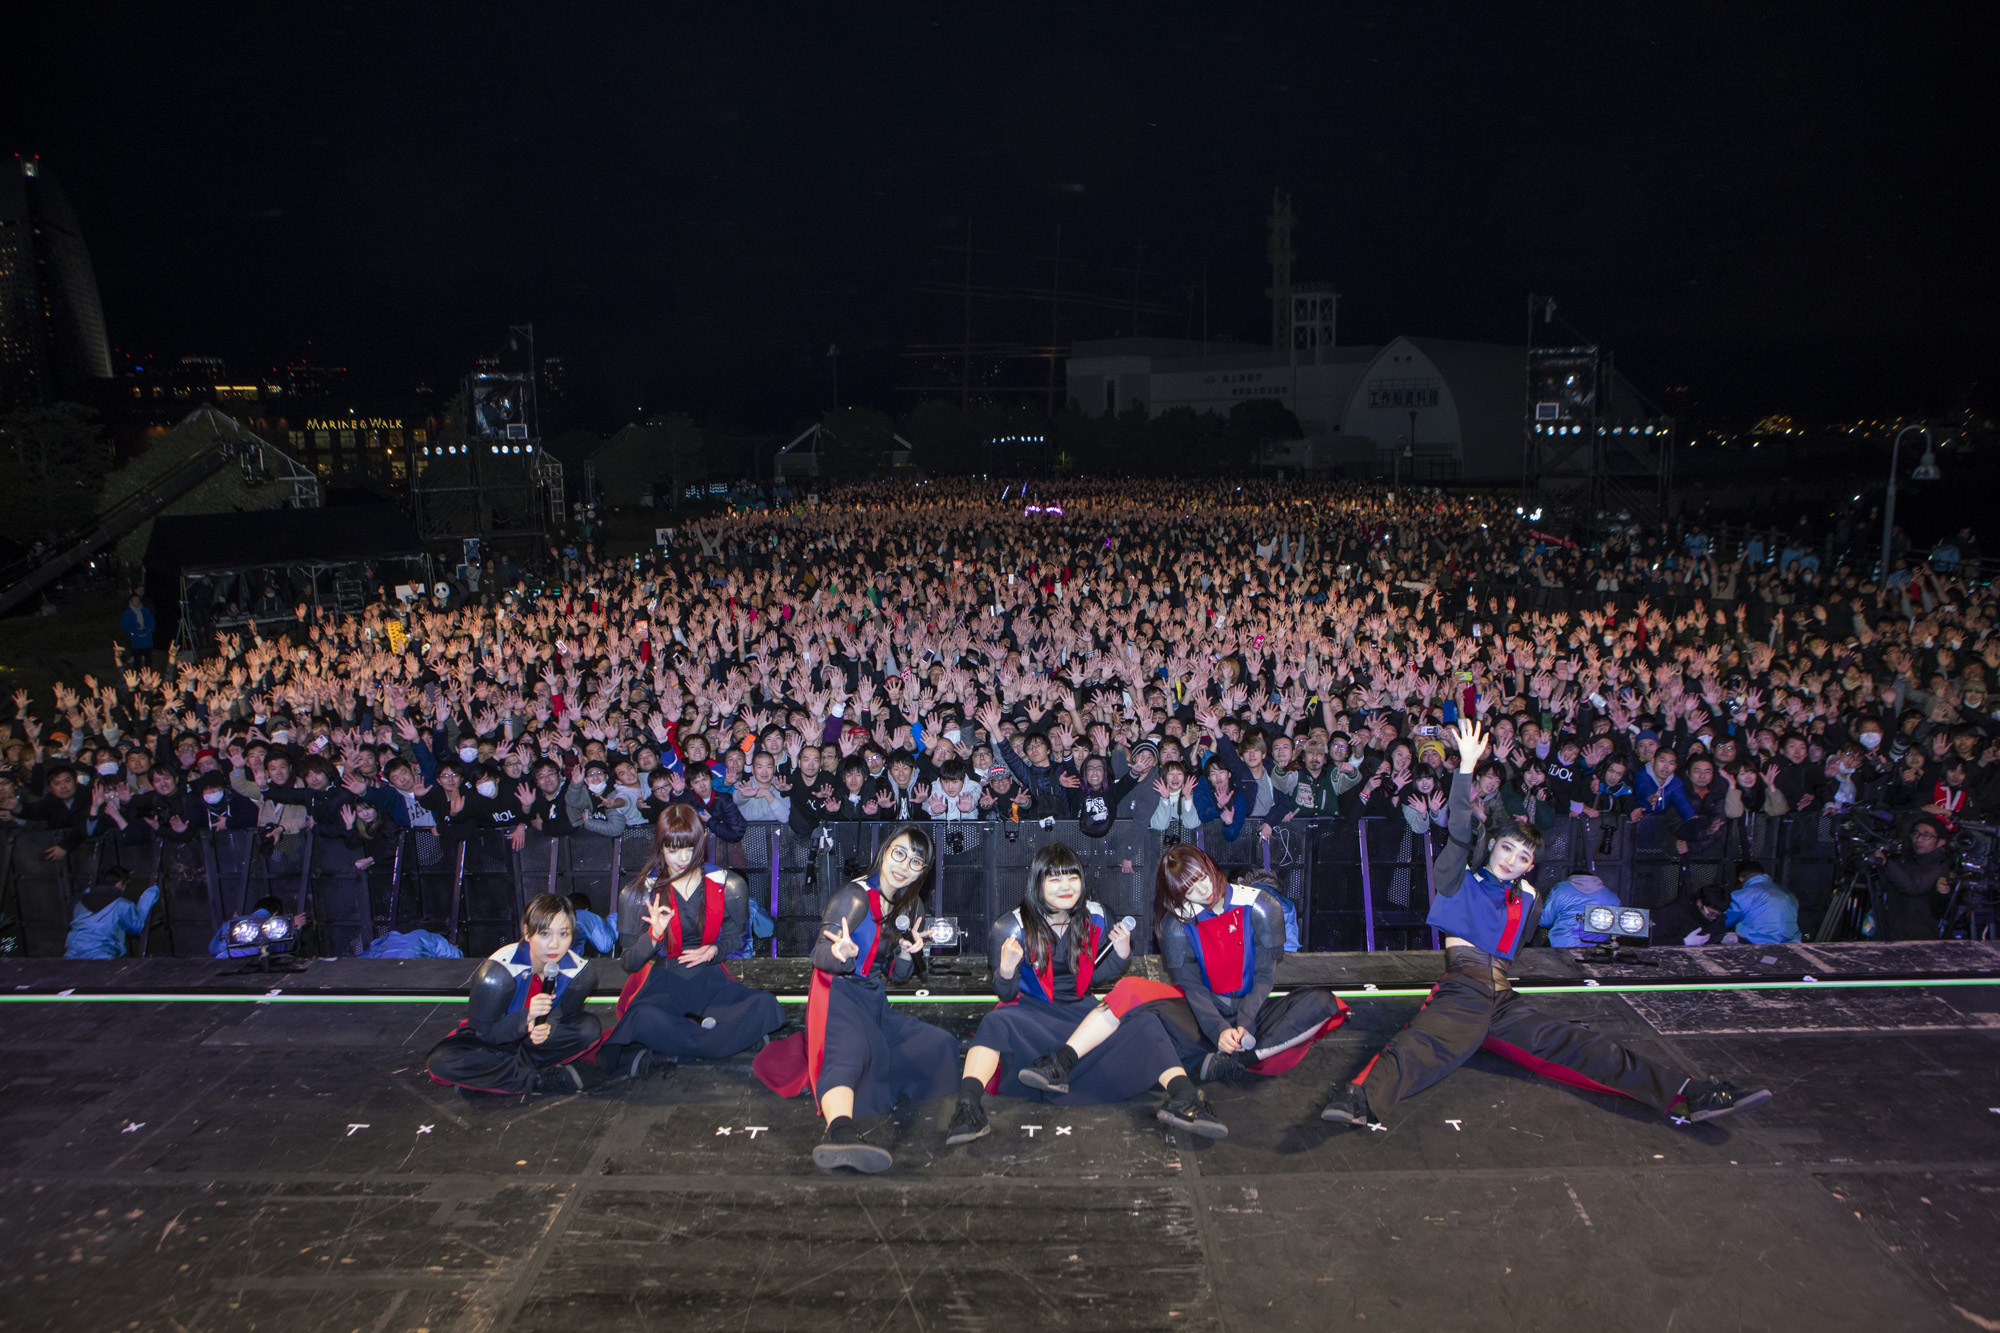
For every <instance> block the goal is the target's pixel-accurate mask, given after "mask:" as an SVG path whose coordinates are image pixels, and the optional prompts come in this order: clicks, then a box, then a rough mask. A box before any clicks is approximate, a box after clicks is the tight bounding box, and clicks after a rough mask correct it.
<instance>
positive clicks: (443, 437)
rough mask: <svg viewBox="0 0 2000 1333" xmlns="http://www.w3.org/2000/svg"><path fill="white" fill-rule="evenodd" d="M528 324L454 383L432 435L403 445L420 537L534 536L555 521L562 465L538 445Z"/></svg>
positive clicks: (516, 327)
mask: <svg viewBox="0 0 2000 1333" xmlns="http://www.w3.org/2000/svg"><path fill="white" fill-rule="evenodd" d="M538 373H539V371H538V367H537V364H536V360H535V326H534V325H532V324H515V325H511V326H510V327H509V328H508V330H507V341H506V343H505V344H504V345H503V347H502V349H501V351H500V352H498V353H496V354H495V355H493V356H489V357H482V358H481V359H480V361H479V364H478V366H477V367H476V368H475V369H474V370H473V371H472V372H471V373H470V374H468V375H466V377H465V378H464V379H463V380H462V381H460V385H459V393H458V400H457V407H456V409H455V410H454V411H453V413H452V415H451V419H450V423H449V425H448V426H447V427H446V429H445V430H444V431H443V432H441V433H440V435H439V437H438V438H437V440H435V441H434V442H431V443H427V444H422V445H418V444H412V445H411V446H410V504H411V510H412V514H413V516H414V517H415V519H416V522H417V531H418V532H419V533H420V534H421V535H422V537H423V539H424V540H425V541H437V540H441V539H445V538H453V537H457V538H466V537H476V538H485V539H495V538H505V537H536V538H539V537H542V536H545V535H546V534H547V532H548V531H549V529H550V528H552V527H555V526H557V525H559V524H560V523H561V522H562V521H563V517H564V514H563V508H564V501H563V492H564V485H563V468H562V463H561V461H560V460H559V459H557V458H556V457H555V456H554V455H553V454H550V453H549V452H548V451H547V450H545V449H544V448H543V447H542V435H541V429H540V420H539V417H538V414H537V412H536V408H535V387H536V379H537V375H538Z"/></svg>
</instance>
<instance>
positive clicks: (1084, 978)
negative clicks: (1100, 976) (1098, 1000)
mask: <svg viewBox="0 0 2000 1333" xmlns="http://www.w3.org/2000/svg"><path fill="white" fill-rule="evenodd" d="M1083 919H1084V920H1085V921H1088V922H1089V923H1090V938H1089V942H1088V943H1086V944H1085V946H1084V948H1083V951H1082V952H1081V953H1079V954H1078V955H1077V958H1076V998H1077V999H1079V1000H1081V999H1084V998H1086V997H1088V996H1089V994H1090V979H1091V977H1092V976H1093V975H1095V974H1096V972H1097V943H1098V940H1099V939H1100V938H1102V935H1101V933H1100V932H1099V931H1098V929H1097V918H1095V917H1093V916H1091V915H1090V914H1089V913H1087V912H1086V913H1085V914H1084V918H1083ZM1035 976H1036V977H1037V978H1038V979H1039V980H1040V981H1041V983H1042V994H1044V995H1046V996H1048V997H1049V1000H1050V1002H1051V1003H1053V1002H1054V1001H1055V998H1056V951H1055V950H1054V949H1050V950H1049V960H1048V962H1046V963H1044V964H1043V965H1042V966H1040V967H1038V968H1036V969H1035ZM1020 1002H1021V997H1020V996H1019V995H1016V996H1015V997H1014V998H1013V999H1011V1000H1009V1001H1007V1003H1009V1004H1019V1003H1020Z"/></svg>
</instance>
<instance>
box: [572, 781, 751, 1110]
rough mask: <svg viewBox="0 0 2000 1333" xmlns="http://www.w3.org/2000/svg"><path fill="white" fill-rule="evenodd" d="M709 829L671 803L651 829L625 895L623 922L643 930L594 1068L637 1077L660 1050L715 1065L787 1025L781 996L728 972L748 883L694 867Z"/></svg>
mask: <svg viewBox="0 0 2000 1333" xmlns="http://www.w3.org/2000/svg"><path fill="white" fill-rule="evenodd" d="M707 841H708V831H707V830H706V829H705V828H703V827H702V822H701V816H700V815H699V814H697V813H696V812H695V810H694V808H693V807H692V806H687V805H670V806H668V807H667V808H666V810H665V811H664V812H663V813H662V814H661V815H660V817H659V819H658V820H656V821H655V822H654V825H653V856H652V859H651V860H650V861H648V862H647V863H646V868H645V869H644V870H641V871H640V872H639V875H638V877H637V878H636V879H634V880H633V881H632V883H631V884H630V885H628V886H627V887H626V889H625V892H624V894H623V895H621V896H622V897H623V898H624V899H625V900H626V901H625V902H624V903H623V904H621V906H622V907H623V908H624V910H622V911H621V912H620V913H619V915H620V917H621V918H623V919H625V920H632V919H634V918H636V919H637V920H639V921H640V922H641V923H643V929H641V930H639V931H637V932H636V933H634V934H633V936H632V937H631V939H630V941H629V942H627V944H626V945H625V951H624V956H623V958H622V960H621V961H622V962H623V963H624V964H625V971H626V972H627V973H629V974H630V979H629V980H627V981H626V983H625V989H624V991H623V993H622V994H620V995H619V997H618V1025H617V1026H616V1027H614V1028H613V1029H612V1030H611V1035H610V1036H608V1037H606V1038H605V1039H604V1045H603V1047H602V1048H601V1049H600V1050H599V1052H598V1053H597V1055H596V1057H595V1059H596V1061H597V1063H598V1064H599V1065H600V1066H602V1067H604V1068H607V1069H614V1070H619V1071H622V1072H623V1073H625V1074H626V1075H627V1076H629V1077H632V1078H637V1077H639V1076H640V1075H642V1074H643V1073H645V1071H646V1064H647V1061H648V1060H649V1058H650V1057H651V1055H652V1054H653V1053H654V1052H658V1053H659V1054H661V1055H665V1056H671V1057H674V1058H676V1059H680V1058H689V1059H703V1060H715V1059H721V1058H722V1057H724V1056H729V1055H734V1054H736V1053H737V1052H738V1051H742V1050H747V1049H749V1048H750V1047H751V1046H754V1045H756V1044H757V1043H758V1042H760V1041H762V1040H763V1039H764V1036H765V1034H766V1033H769V1032H772V1031H775V1030H776V1029H778V1028H780V1027H783V1026H784V1023H785V1016H784V1013H783V1011H782V1010H780V1009H779V1008H778V1001H777V997H775V996H773V995H772V994H771V993H770V992H769V991H761V990H753V989H751V988H750V987H748V986H746V985H744V984H743V983H742V982H740V981H737V980H735V979H734V978H733V977H731V976H730V975H729V973H728V971H727V970H726V969H725V968H724V967H723V965H722V961H721V960H722V958H723V956H724V954H725V953H726V952H727V951H728V950H727V949H725V948H724V947H723V946H724V945H727V946H728V948H729V949H735V948H737V947H739V946H740V945H741V944H742V941H743V934H744V932H745V931H746V930H747V929H749V926H750V891H749V889H748V888H747V887H746V886H745V884H744V882H743V876H741V875H739V874H737V873H736V872H735V871H733V870H724V869H722V868H721V867H720V866H714V865H706V864H703V863H702V862H700V861H699V860H697V859H696V858H697V857H698V855H699V854H700V850H701V847H702V844H703V843H705V842H707Z"/></svg>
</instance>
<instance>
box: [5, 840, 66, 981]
mask: <svg viewBox="0 0 2000 1333" xmlns="http://www.w3.org/2000/svg"><path fill="white" fill-rule="evenodd" d="M62 840H63V835H62V834H60V833H47V832H42V833H22V834H19V835H17V836H16V837H15V839H14V848H13V852H14V855H13V865H14V900H15V902H17V903H18V904H19V905H20V913H21V935H22V939H23V942H24V944H25V946H26V951H27V953H28V954H29V955H30V956H32V957H36V958H60V957H62V954H63V948H64V946H65V945H66V944H67V943H68V941H69V916H70V904H71V903H72V902H73V901H75V895H74V894H73V893H72V891H71V888H70V866H69V860H70V857H69V855H65V856H63V857H61V858H59V859H57V860H53V861H51V860H48V859H46V858H47V856H48V852H49V849H50V848H52V847H58V846H61V844H62Z"/></svg>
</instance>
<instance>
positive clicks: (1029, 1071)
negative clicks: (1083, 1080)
mask: <svg viewBox="0 0 2000 1333" xmlns="http://www.w3.org/2000/svg"><path fill="white" fill-rule="evenodd" d="M1015 1077H1016V1078H1018V1079H1020V1080H1021V1083H1022V1086H1024V1087H1029V1088H1033V1089H1035V1091H1037V1092H1054V1093H1064V1092H1068V1091H1069V1071H1068V1070H1067V1069H1064V1068H1063V1067H1062V1061H1061V1060H1060V1059H1058V1058H1057V1057H1055V1056H1054V1055H1045V1056H1043V1057H1042V1058H1041V1059H1039V1060H1037V1061H1035V1063H1033V1064H1031V1065H1029V1066H1028V1067H1027V1068H1026V1069H1023V1070H1022V1071H1021V1072H1020V1073H1019V1074H1017V1075H1015Z"/></svg>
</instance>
